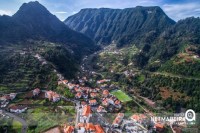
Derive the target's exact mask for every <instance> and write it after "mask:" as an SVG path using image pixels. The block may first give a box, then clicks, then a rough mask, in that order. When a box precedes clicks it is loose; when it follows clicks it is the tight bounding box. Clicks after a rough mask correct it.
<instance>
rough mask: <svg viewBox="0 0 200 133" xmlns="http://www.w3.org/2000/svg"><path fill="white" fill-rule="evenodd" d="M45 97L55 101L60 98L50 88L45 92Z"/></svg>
mask: <svg viewBox="0 0 200 133" xmlns="http://www.w3.org/2000/svg"><path fill="white" fill-rule="evenodd" d="M45 98H48V99H49V101H51V100H52V101H53V102H57V101H59V100H60V95H58V94H57V93H56V92H53V91H51V90H50V91H46V92H45Z"/></svg>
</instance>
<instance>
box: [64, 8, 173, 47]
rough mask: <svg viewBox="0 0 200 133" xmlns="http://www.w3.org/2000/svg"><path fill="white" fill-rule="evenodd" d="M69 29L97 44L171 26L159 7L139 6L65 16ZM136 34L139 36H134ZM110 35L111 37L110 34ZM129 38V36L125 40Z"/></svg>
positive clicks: (171, 22)
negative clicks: (82, 34)
mask: <svg viewBox="0 0 200 133" xmlns="http://www.w3.org/2000/svg"><path fill="white" fill-rule="evenodd" d="M64 22H65V24H66V25H68V26H69V27H70V28H72V29H73V30H76V31H79V32H81V33H84V34H85V35H87V36H88V37H90V38H92V39H93V40H95V42H97V43H99V44H100V43H103V44H109V43H111V42H112V41H116V42H118V43H120V42H121V43H123V42H122V41H121V40H123V39H126V38H128V37H129V36H131V38H133V40H129V41H130V42H132V41H134V39H135V40H136V38H138V37H141V36H142V34H144V33H145V32H151V31H154V30H155V31H156V30H157V31H156V32H161V30H163V29H165V28H167V27H169V26H171V25H173V24H175V21H173V20H172V19H170V18H169V17H168V16H167V15H166V14H165V13H164V12H163V11H162V9H161V8H160V7H158V6H153V7H142V6H137V7H135V8H125V9H110V8H99V9H98V8H92V9H89V8H86V9H82V10H81V11H80V12H79V13H77V14H75V15H72V16H70V17H68V18H67V19H66V20H65V21H64ZM137 32H141V33H139V35H137V34H136V33H137ZM111 34H112V35H111ZM129 38H130V37H129Z"/></svg>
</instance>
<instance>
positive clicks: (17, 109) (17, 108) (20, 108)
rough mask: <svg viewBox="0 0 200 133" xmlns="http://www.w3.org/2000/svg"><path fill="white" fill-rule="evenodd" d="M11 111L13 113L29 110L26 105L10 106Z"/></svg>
mask: <svg viewBox="0 0 200 133" xmlns="http://www.w3.org/2000/svg"><path fill="white" fill-rule="evenodd" d="M9 110H10V112H13V113H22V112H25V111H26V110H27V107H26V106H16V105H14V106H11V107H10V108H9Z"/></svg>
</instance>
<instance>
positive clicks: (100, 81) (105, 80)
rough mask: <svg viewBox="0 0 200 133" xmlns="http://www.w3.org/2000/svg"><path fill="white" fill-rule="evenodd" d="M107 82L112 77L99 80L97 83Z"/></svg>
mask: <svg viewBox="0 0 200 133" xmlns="http://www.w3.org/2000/svg"><path fill="white" fill-rule="evenodd" d="M105 82H110V79H103V80H98V81H97V84H102V83H105Z"/></svg>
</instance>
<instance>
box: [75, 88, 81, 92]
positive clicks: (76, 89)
mask: <svg viewBox="0 0 200 133" xmlns="http://www.w3.org/2000/svg"><path fill="white" fill-rule="evenodd" d="M74 90H75V91H76V92H82V90H81V88H79V87H74Z"/></svg>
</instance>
